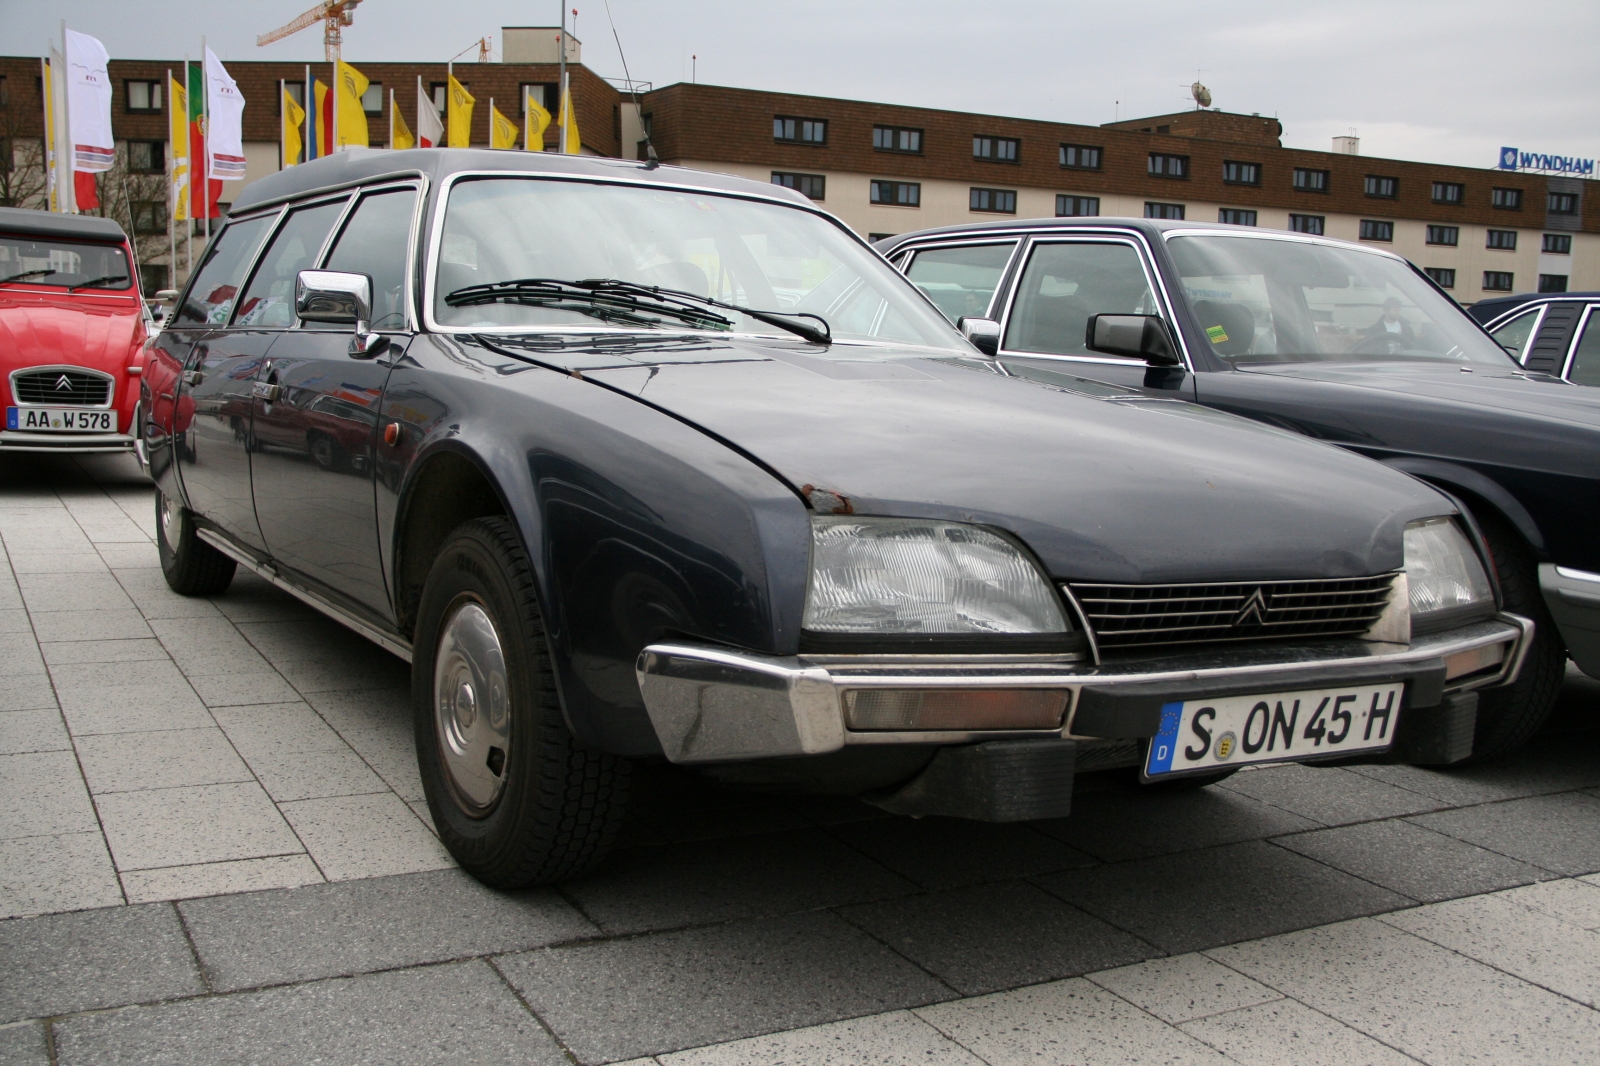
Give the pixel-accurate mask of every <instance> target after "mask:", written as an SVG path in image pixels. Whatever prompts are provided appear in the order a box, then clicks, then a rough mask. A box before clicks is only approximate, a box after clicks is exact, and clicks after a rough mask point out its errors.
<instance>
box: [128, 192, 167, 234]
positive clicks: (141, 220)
mask: <svg viewBox="0 0 1600 1066" xmlns="http://www.w3.org/2000/svg"><path fill="white" fill-rule="evenodd" d="M128 206H129V207H130V208H131V209H132V210H133V232H135V233H165V232H167V204H166V201H165V200H133V201H131V202H130V203H129V204H128Z"/></svg>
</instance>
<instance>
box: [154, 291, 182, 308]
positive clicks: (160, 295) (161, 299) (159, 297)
mask: <svg viewBox="0 0 1600 1066" xmlns="http://www.w3.org/2000/svg"><path fill="white" fill-rule="evenodd" d="M154 299H155V302H156V303H158V304H164V305H166V306H167V307H171V306H172V305H173V304H175V303H177V302H178V290H177V289H158V290H156V294H155V297H154Z"/></svg>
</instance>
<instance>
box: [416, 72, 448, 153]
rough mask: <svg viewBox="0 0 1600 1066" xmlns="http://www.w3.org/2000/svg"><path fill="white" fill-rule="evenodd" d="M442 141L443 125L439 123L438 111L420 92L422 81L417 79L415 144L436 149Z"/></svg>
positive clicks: (431, 101) (430, 99)
mask: <svg viewBox="0 0 1600 1066" xmlns="http://www.w3.org/2000/svg"><path fill="white" fill-rule="evenodd" d="M443 140H444V123H442V122H440V121H439V109H438V108H437V107H434V106H433V100H432V98H431V97H429V96H428V94H427V93H425V92H423V91H422V79H421V78H418V79H417V143H418V144H419V145H420V146H421V147H423V148H437V147H439V144H440V142H442V141H443Z"/></svg>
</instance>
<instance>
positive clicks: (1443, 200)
mask: <svg viewBox="0 0 1600 1066" xmlns="http://www.w3.org/2000/svg"><path fill="white" fill-rule="evenodd" d="M1465 197H1466V187H1465V186H1464V185H1462V184H1461V183H1460V182H1459V181H1436V182H1434V183H1433V202H1434V203H1436V204H1459V203H1460V202H1461V201H1462V200H1463V199H1464V198H1465Z"/></svg>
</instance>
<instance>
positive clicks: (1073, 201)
mask: <svg viewBox="0 0 1600 1066" xmlns="http://www.w3.org/2000/svg"><path fill="white" fill-rule="evenodd" d="M1099 213H1100V197H1098V196H1066V195H1058V196H1057V197H1056V217H1057V218H1083V217H1087V216H1092V215H1098V214H1099Z"/></svg>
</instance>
